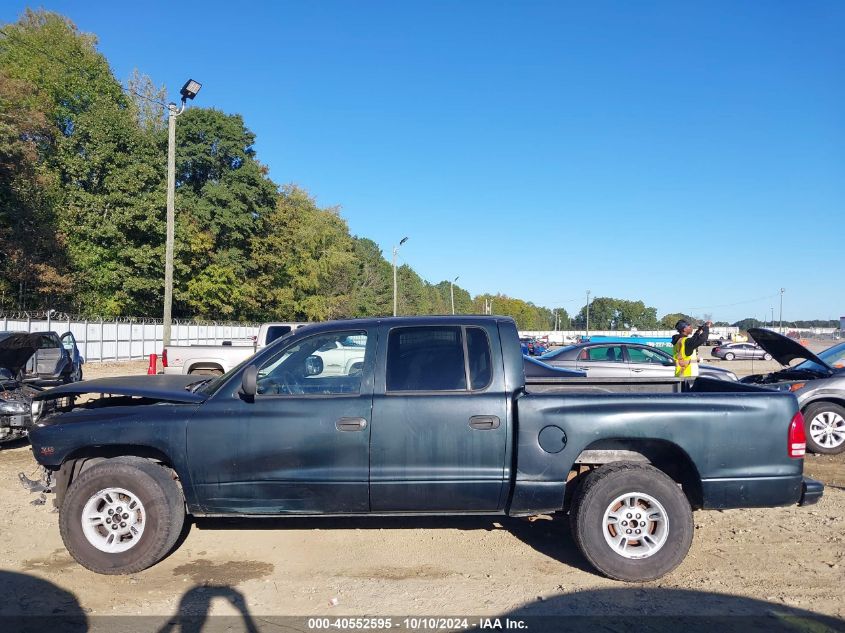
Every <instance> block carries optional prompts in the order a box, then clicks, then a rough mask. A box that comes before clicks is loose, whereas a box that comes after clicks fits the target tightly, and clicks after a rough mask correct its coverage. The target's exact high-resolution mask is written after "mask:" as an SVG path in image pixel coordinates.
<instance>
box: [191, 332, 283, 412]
mask: <svg viewBox="0 0 845 633" xmlns="http://www.w3.org/2000/svg"><path fill="white" fill-rule="evenodd" d="M291 336H293V332H292V331H291V332H288V333H287V334H285V335H284V336H280V337H279V338H277V339H276V340H275V341H273V343H272V344H270V345H268V346H267V347H265V348H264V349H265V350H266V349H270V348H271V347H273V348H275V347H277V346H278V345H281V344H282V341H285V340H287V339H289V338H290V337H291ZM261 351H262V353H263V351H264V350H261ZM254 359H255V355H252V356H247V357H246V358H245V359H244V360H242V361H241V362H240V363H238V364H237V365H235V366H234V367H232V369H230V370H229V371H227V372H226V373H225V374H223V375H222V376H217V377H216V378H211V379H209V380H204V381H202V382H201V383H199V386H198V387H196V388H195V390H196V392H197V393H204V394H206V395H209V396H210V395H212V394H214V393H215V392H216V391H217V390H218V389H220V387H222V386H223V385H224V384H225V383H226V381H227V380H229V378H231V376H232V375H233V374H235V373H237V372H239V371H240V370H241V369H242V368H243V367H246V366H247V365H249V364H250V363H251V362H252V361H253V360H254Z"/></svg>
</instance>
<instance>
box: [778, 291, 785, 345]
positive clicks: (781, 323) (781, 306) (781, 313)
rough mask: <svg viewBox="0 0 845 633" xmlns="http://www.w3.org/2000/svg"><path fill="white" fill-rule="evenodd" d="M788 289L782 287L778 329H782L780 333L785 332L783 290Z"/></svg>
mask: <svg viewBox="0 0 845 633" xmlns="http://www.w3.org/2000/svg"><path fill="white" fill-rule="evenodd" d="M784 290H786V289H785V288H781V289H780V325H779V326H778V329H779V330H780V332H779V334H783V291H784Z"/></svg>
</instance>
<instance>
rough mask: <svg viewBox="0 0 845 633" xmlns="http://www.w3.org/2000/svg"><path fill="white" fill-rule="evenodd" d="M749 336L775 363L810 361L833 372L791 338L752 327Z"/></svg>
mask: <svg viewBox="0 0 845 633" xmlns="http://www.w3.org/2000/svg"><path fill="white" fill-rule="evenodd" d="M748 334H749V336H751V338H753V339H754V342H755V343H757V345H759V346H760V347H762V348H763V349H764V350H766V351H767V352H769V354H771V355H772V358H774V359H775V360H776V361H777V362H779V363H780V364H781V365H783V366H787V365H789V363H791V362H792V361H793V360H796V359H799V360H811V361H813V362H814V363H816V364H818V365H821V366H822V367H827V368H828V369H830V370H831V371H833V367H831V366H830V365H828V364H827V363H826V362H824V361H823V360H822V359H821V358H819V357H818V356H816V355H815V354H813V352H811V351H810V350H808V349H807V348H806V347H804V346H803V345H801V343H799V342H797V341H794V340H793V339H791V338H788V337H786V336H784V335H783V334H778V333H777V332H772V331H771V330H764V329H763V328H757V327H753V328H750V329H749V330H748Z"/></svg>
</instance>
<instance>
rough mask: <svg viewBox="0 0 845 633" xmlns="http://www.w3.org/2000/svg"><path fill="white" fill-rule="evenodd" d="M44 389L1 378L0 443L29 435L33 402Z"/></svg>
mask: <svg viewBox="0 0 845 633" xmlns="http://www.w3.org/2000/svg"><path fill="white" fill-rule="evenodd" d="M41 391H42V389H39V388H38V387H33V386H30V385H24V384H21V383H19V382H18V381H16V380H8V379H7V380H1V379H0V444H3V443H6V442H12V441H14V440H19V439H22V438H24V437H26V436H27V433H28V432H29V429H30V428H31V427H32V402H33V400H32V399H33V398H34V397H35V396H36V395H38V394H39V393H40V392H41Z"/></svg>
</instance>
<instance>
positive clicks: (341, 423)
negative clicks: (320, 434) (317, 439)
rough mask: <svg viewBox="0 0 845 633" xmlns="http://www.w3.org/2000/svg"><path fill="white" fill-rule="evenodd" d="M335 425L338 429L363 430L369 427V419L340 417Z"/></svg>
mask: <svg viewBox="0 0 845 633" xmlns="http://www.w3.org/2000/svg"><path fill="white" fill-rule="evenodd" d="M334 425H335V428H337V430H338V431H363V430H364V429H366V428H367V421H366V420H365V419H364V418H340V420H338V421H337V422H335V424H334Z"/></svg>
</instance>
